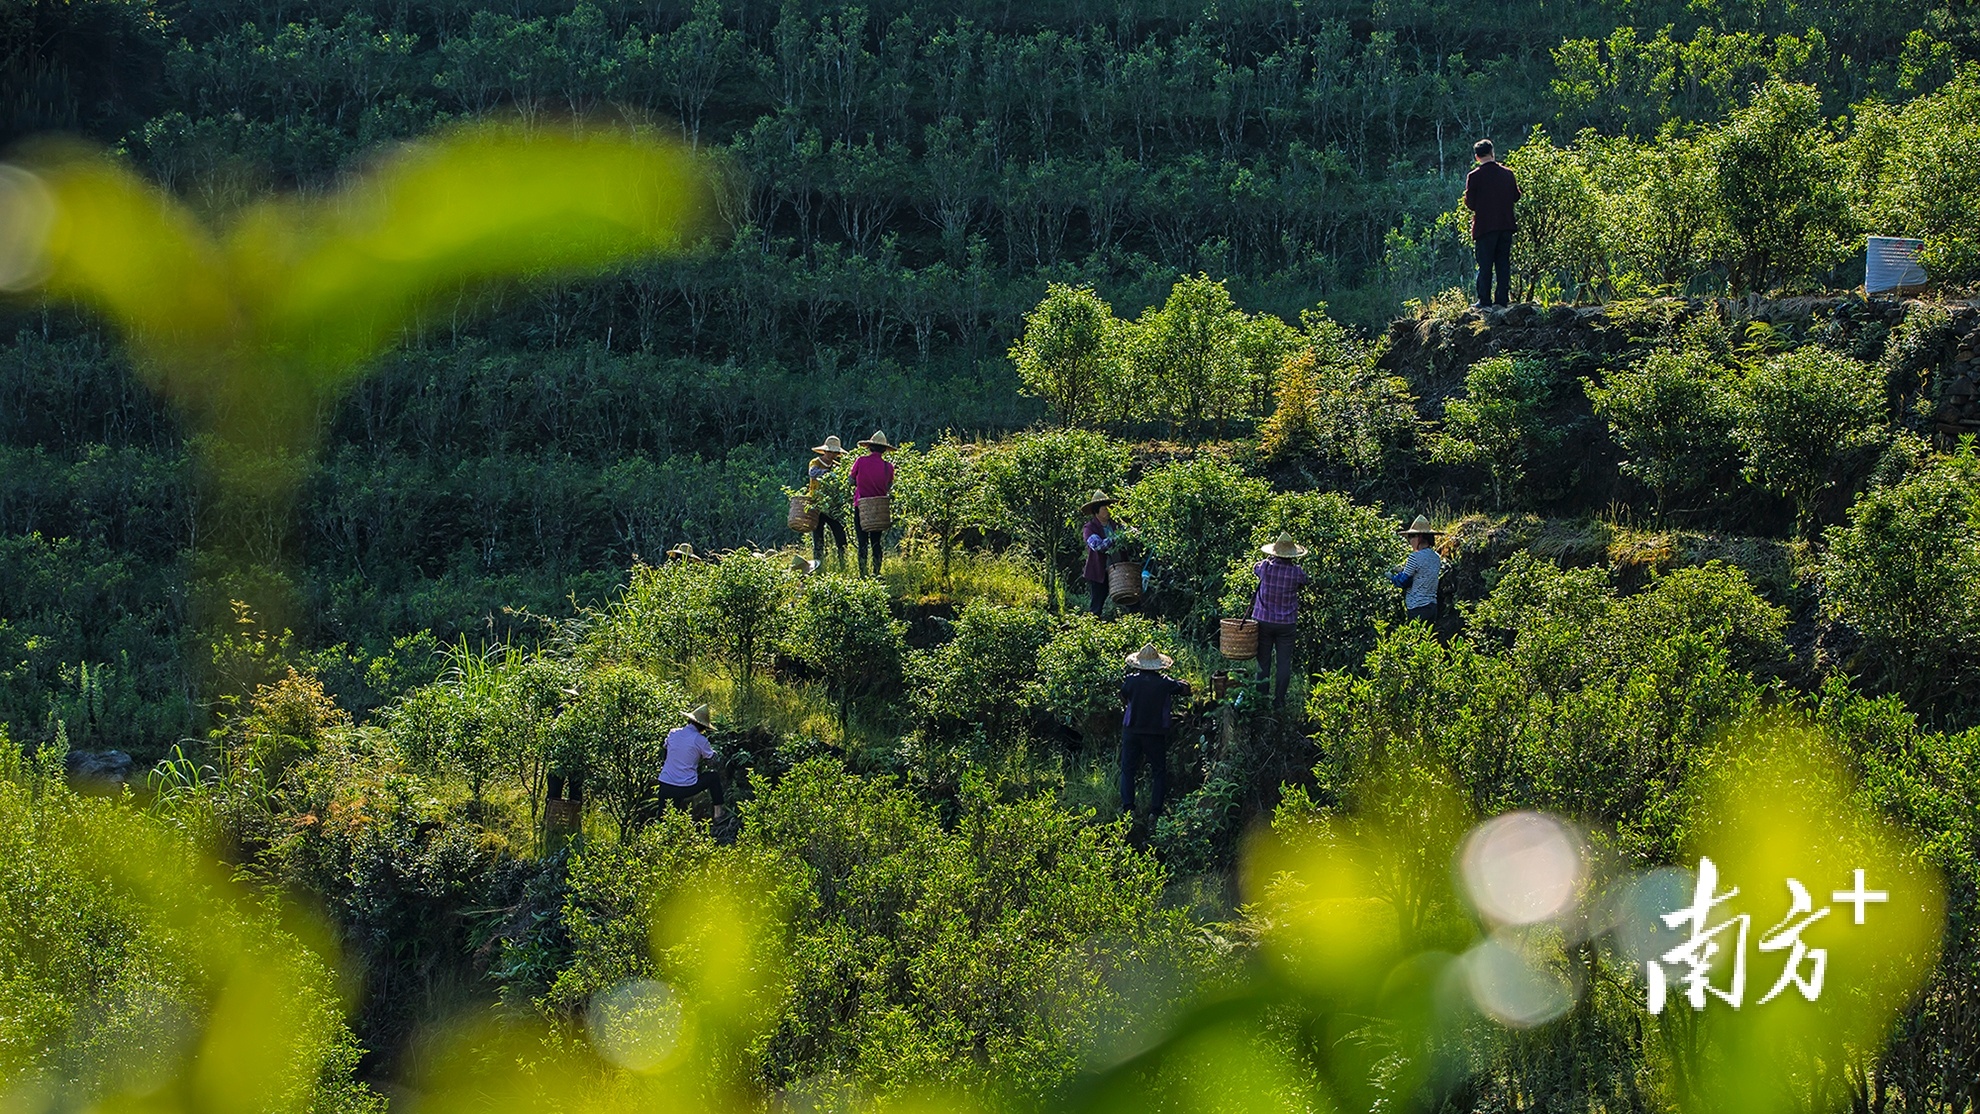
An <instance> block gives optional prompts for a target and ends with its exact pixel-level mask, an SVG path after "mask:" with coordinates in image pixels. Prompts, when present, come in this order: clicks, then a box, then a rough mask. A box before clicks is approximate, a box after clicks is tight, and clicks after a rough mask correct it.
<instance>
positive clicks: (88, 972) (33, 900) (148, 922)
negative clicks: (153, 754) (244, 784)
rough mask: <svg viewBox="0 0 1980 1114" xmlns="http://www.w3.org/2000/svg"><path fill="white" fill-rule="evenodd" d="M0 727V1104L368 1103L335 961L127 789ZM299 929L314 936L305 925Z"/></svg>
mask: <svg viewBox="0 0 1980 1114" xmlns="http://www.w3.org/2000/svg"><path fill="white" fill-rule="evenodd" d="M49 755H50V756H51V757H52V761H51V762H48V763H45V764H44V763H36V764H33V765H29V764H25V763H23V761H22V759H21V754H20V751H19V749H17V748H16V747H15V746H14V744H12V743H11V742H9V741H8V740H7V738H6V736H5V735H4V734H0V893H4V894H5V895H6V908H7V912H6V916H5V917H3V918H0V970H5V971H6V972H7V975H6V980H7V999H8V1007H7V1009H6V1010H5V1011H0V1080H4V1081H5V1082H4V1084H0V1086H4V1087H5V1090H6V1093H7V1094H8V1095H9V1096H10V1098H9V1104H10V1105H14V1106H16V1107H21V1108H33V1107H36V1106H39V1105H41V1104H42V1103H45V1102H70V1103H77V1104H85V1105H97V1104H100V1106H101V1107H102V1108H136V1107H139V1106H144V1105H151V1104H156V1103H157V1102H158V1101H159V1099H158V1092H159V1089H160V1085H161V1084H167V1083H172V1082H174V1081H176V1082H178V1083H179V1084H181V1085H186V1086H187V1090H186V1091H183V1092H178V1093H182V1094H188V1095H193V1096H197V1098H196V1099H195V1100H194V1101H196V1102H203V1103H206V1104H209V1105H210V1106H212V1107H215V1108H235V1109H255V1110H266V1111H274V1112H293V1114H305V1112H308V1114H380V1112H382V1111H383V1110H384V1108H385V1103H384V1100H383V1099H382V1098H380V1097H379V1096H378V1095H376V1094H374V1093H373V1092H372V1091H371V1090H370V1089H369V1088H367V1087H365V1086H363V1085H362V1084H360V1083H358V1082H356V1080H355V1079H354V1077H353V1072H354V1070H355V1068H356V1067H357V1064H358V1059H359V1057H360V1055H361V1049H360V1048H359V1047H358V1046H357V1043H356V1042H355V1041H354V1040H353V1039H352V1036H351V1033H350V1030H349V1029H348V1028H347V1027H346V1025H345V1023H344V1019H343V1016H342V995H341V993H340V987H339V985H338V981H339V980H338V975H337V972H336V971H334V970H333V969H332V967H331V966H330V964H329V963H328V962H326V960H325V959H324V958H323V956H322V955H321V954H319V953H318V952H317V951H316V950H315V949H314V948H312V947H311V946H310V945H309V943H306V942H305V940H304V939H302V938H299V934H298V932H297V928H298V925H299V922H291V921H287V920H285V918H284V917H283V916H282V914H280V913H279V912H278V911H277V910H275V909H274V908H273V907H271V906H270V905H269V904H267V903H266V902H264V901H262V900H259V899H257V898H255V897H253V896H251V895H249V894H247V893H244V892H241V891H239V890H238V889H237V888H236V887H235V886H234V885H232V884H230V883H229V882H228V881H226V880H224V879H223V878H222V876H221V874H220V872H218V871H216V870H215V869H214V867H213V864H212V863H211V862H210V861H209V860H208V859H207V858H206V856H205V855H204V854H202V853H201V852H199V851H197V850H196V849H195V848H193V847H192V846H191V845H189V844H188V843H186V842H185V841H184V840H182V839H181V838H180V837H179V836H178V835H177V833H175V832H173V831H171V830H170V829H169V828H168V827H167V826H165V825H163V824H160V823H159V822H157V821H156V820H154V819H153V818H151V817H149V816H146V815H145V814H143V813H141V812H139V811H137V810H135V809H133V808H131V807H130V806H128V805H127V804H123V803H119V802H116V801H112V800H106V799H102V798H85V797H79V796H77V795H75V794H73V793H71V792H70V791H69V790H68V789H67V788H66V787H65V786H64V784H63V782H62V773H61V762H62V755H61V753H60V751H59V750H56V749H54V748H51V749H50V750H49ZM302 935H314V934H313V933H312V932H310V930H309V929H308V928H303V930H302Z"/></svg>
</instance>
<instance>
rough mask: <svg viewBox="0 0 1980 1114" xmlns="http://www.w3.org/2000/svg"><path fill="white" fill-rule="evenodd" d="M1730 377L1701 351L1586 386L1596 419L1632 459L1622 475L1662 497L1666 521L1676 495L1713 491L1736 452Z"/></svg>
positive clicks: (1653, 360) (1650, 360)
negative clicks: (1605, 426)
mask: <svg viewBox="0 0 1980 1114" xmlns="http://www.w3.org/2000/svg"><path fill="white" fill-rule="evenodd" d="M1733 384H1734V380H1733V377H1732V375H1731V374H1730V373H1729V372H1727V371H1726V370H1725V369H1723V368H1721V367H1719V366H1718V365H1717V364H1715V363H1714V362H1712V361H1711V360H1710V359H1708V358H1706V357H1705V356H1703V355H1702V354H1700V353H1695V352H1691V351H1662V352H1653V353H1651V354H1650V355H1649V356H1647V357H1645V358H1644V359H1643V360H1641V361H1640V362H1638V363H1636V364H1633V365H1631V366H1628V367H1624V368H1618V369H1616V370H1614V371H1611V372H1609V373H1608V375H1606V376H1605V377H1604V378H1603V380H1602V384H1601V386H1599V387H1598V386H1596V385H1595V384H1594V383H1592V382H1590V383H1588V384H1586V389H1587V391H1588V397H1589V399H1590V401H1592V402H1593V403H1594V405H1595V413H1596V414H1597V415H1598V416H1600V417H1602V418H1603V419H1605V420H1607V422H1608V423H1609V433H1610V434H1611V435H1612V436H1614V437H1615V439H1616V443H1617V444H1618V445H1620V446H1621V447H1622V450H1623V452H1625V453H1627V454H1628V456H1627V457H1626V458H1625V459H1624V460H1623V462H1622V470H1623V472H1625V473H1626V474H1628V475H1630V476H1634V477H1635V478H1637V479H1638V480H1641V481H1642V482H1643V483H1644V485H1645V486H1647V487H1648V488H1649V489H1650V491H1651V494H1652V495H1653V496H1654V497H1655V498H1656V509H1657V514H1658V515H1659V516H1660V517H1661V516H1662V514H1663V513H1664V509H1665V506H1666V505H1667V502H1668V500H1669V498H1670V497H1671V496H1672V495H1687V494H1690V493H1692V492H1700V491H1703V492H1708V493H1709V492H1712V491H1714V490H1716V489H1717V487H1718V485H1719V484H1720V483H1721V482H1723V478H1724V477H1726V475H1727V473H1728V472H1729V470H1730V466H1731V464H1732V462H1733V460H1734V459H1735V455H1736V453H1737V451H1738V447H1737V445H1736V444H1735V442H1734V441H1733V423H1734V421H1735V420H1736V417H1737V414H1738V409H1737V405H1736V401H1735V398H1736V396H1735V395H1734V393H1733Z"/></svg>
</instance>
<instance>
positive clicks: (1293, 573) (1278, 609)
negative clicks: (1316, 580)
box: [1251, 557, 1306, 623]
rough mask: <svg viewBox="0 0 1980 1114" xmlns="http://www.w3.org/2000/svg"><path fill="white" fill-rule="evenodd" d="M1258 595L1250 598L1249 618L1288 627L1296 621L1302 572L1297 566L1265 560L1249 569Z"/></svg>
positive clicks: (1303, 574)
mask: <svg viewBox="0 0 1980 1114" xmlns="http://www.w3.org/2000/svg"><path fill="white" fill-rule="evenodd" d="M1251 571H1253V572H1255V573H1257V574H1258V594H1257V595H1255V596H1253V597H1251V617H1252V618H1253V619H1256V620H1258V621H1259V622H1261V623H1290V622H1292V621H1293V620H1294V619H1296V618H1298V617H1299V590H1300V588H1301V586H1303V585H1304V584H1305V583H1306V570H1305V569H1302V568H1300V567H1299V562H1297V561H1288V560H1286V559H1285V558H1283V557H1267V558H1265V559H1264V560H1263V561H1260V562H1258V564H1257V565H1255V566H1253V568H1252V570H1251Z"/></svg>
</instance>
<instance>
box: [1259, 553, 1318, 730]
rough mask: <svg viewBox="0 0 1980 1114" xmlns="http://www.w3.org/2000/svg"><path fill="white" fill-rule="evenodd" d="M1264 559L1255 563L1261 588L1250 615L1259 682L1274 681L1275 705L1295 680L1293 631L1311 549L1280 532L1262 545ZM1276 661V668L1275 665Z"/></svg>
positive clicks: (1282, 701)
mask: <svg viewBox="0 0 1980 1114" xmlns="http://www.w3.org/2000/svg"><path fill="white" fill-rule="evenodd" d="M1258 548H1259V552H1261V553H1263V554H1265V559H1264V560H1262V561H1260V562H1258V563H1257V564H1256V565H1253V566H1252V572H1254V573H1256V574H1257V575H1258V591H1257V592H1255V593H1253V594H1252V597H1251V619H1252V622H1253V623H1255V624H1256V625H1257V628H1258V684H1259V686H1260V687H1261V688H1263V687H1264V685H1265V683H1266V681H1267V679H1268V678H1270V680H1271V683H1272V707H1273V708H1283V707H1285V706H1286V689H1287V688H1288V687H1289V686H1290V685H1291V684H1292V666H1293V662H1292V655H1293V631H1294V629H1295V628H1296V627H1297V625H1298V622H1299V590H1300V589H1301V588H1303V587H1305V586H1306V582H1307V576H1306V570H1305V569H1304V568H1301V567H1300V564H1299V561H1300V558H1302V557H1305V556H1306V554H1307V552H1308V550H1307V548H1306V547H1305V546H1303V545H1300V544H1299V543H1298V542H1296V541H1294V540H1293V537H1292V535H1291V534H1289V533H1281V534H1280V535H1279V536H1278V537H1277V538H1276V539H1274V540H1273V541H1271V542H1270V543H1268V544H1266V545H1262V546H1259V547H1258ZM1275 664H1276V666H1277V668H1276V669H1274V665H1275Z"/></svg>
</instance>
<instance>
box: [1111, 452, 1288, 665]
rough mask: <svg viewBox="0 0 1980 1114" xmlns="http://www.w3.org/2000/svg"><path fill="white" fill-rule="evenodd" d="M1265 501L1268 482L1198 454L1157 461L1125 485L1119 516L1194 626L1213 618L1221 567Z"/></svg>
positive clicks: (1246, 541)
mask: <svg viewBox="0 0 1980 1114" xmlns="http://www.w3.org/2000/svg"><path fill="white" fill-rule="evenodd" d="M1271 502H1272V485H1270V484H1268V483H1266V482H1265V481H1264V480H1261V479H1258V478H1256V477H1254V476H1247V475H1245V474H1244V473H1243V472H1240V471H1239V470H1237V469H1236V468H1234V467H1232V466H1230V465H1229V464H1226V463H1224V462H1222V461H1219V460H1212V459H1209V458H1203V457H1199V458H1197V459H1195V460H1187V461H1177V462H1176V463H1173V464H1168V465H1164V466H1162V467H1160V468H1156V469H1154V470H1152V471H1150V472H1149V473H1148V475H1146V476H1144V477H1142V479H1141V482H1139V483H1137V484H1135V485H1134V486H1133V487H1131V488H1129V489H1128V492H1127V498H1126V499H1125V500H1123V501H1122V503H1121V507H1120V513H1121V519H1122V521H1124V522H1129V523H1132V524H1133V525H1134V527H1135V529H1136V530H1137V531H1138V532H1139V533H1140V535H1141V538H1142V541H1143V542H1144V543H1146V545H1147V547H1148V551H1149V552H1150V554H1152V555H1153V556H1154V557H1155V559H1156V560H1157V561H1159V562H1160V563H1161V565H1162V566H1163V567H1164V568H1165V569H1167V570H1168V572H1169V574H1170V579H1171V581H1172V582H1173V584H1174V585H1175V588H1176V589H1177V592H1176V599H1177V601H1178V603H1177V605H1176V607H1175V608H1174V610H1178V611H1180V612H1181V614H1182V616H1183V618H1184V619H1185V620H1186V621H1187V622H1188V623H1189V624H1191V625H1192V626H1194V627H1198V628H1200V627H1202V626H1203V625H1204V624H1206V623H1208V622H1210V621H1212V620H1214V619H1215V618H1216V607H1215V605H1216V601H1217V597H1218V595H1219V594H1220V593H1221V592H1222V591H1223V581H1224V571H1225V569H1226V568H1227V567H1228V566H1229V565H1230V563H1231V560H1232V558H1234V557H1236V556H1237V555H1238V554H1239V553H1240V552H1241V551H1242V550H1243V549H1244V548H1245V547H1246V546H1248V545H1250V544H1251V535H1252V532H1253V531H1254V530H1256V529H1257V526H1258V523H1259V520H1260V519H1261V518H1263V517H1264V514H1265V509H1266V507H1268V506H1270V505H1271Z"/></svg>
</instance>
